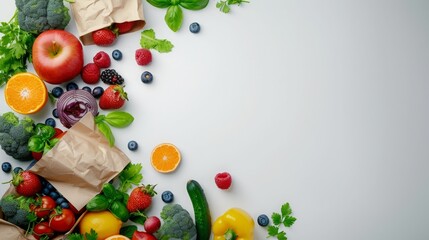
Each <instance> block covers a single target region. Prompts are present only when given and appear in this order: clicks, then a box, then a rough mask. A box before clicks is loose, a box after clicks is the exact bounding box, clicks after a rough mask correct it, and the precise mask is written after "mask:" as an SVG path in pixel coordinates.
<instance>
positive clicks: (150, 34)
mask: <svg viewBox="0 0 429 240" xmlns="http://www.w3.org/2000/svg"><path fill="white" fill-rule="evenodd" d="M140 46H141V47H142V48H146V49H155V50H157V51H158V52H160V53H166V52H171V50H172V49H173V47H174V45H173V44H172V43H171V42H170V41H168V40H166V39H157V38H156V36H155V32H154V31H153V29H148V30H144V31H142V32H141V37H140Z"/></svg>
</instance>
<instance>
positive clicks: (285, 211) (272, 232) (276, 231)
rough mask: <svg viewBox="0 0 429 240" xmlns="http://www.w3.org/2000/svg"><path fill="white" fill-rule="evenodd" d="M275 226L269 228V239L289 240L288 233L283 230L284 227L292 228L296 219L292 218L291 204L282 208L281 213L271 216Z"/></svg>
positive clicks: (286, 204)
mask: <svg viewBox="0 0 429 240" xmlns="http://www.w3.org/2000/svg"><path fill="white" fill-rule="evenodd" d="M271 219H272V220H273V224H272V225H269V226H268V229H267V231H268V237H276V238H277V239H278V240H287V237H286V232H285V231H284V230H282V225H283V226H284V227H285V228H289V227H291V226H292V225H293V224H294V223H295V221H296V218H295V217H293V216H292V209H291V207H290V204H289V203H285V204H283V205H282V206H281V209H280V213H277V212H274V213H273V214H272V215H271Z"/></svg>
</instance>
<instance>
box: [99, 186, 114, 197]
mask: <svg viewBox="0 0 429 240" xmlns="http://www.w3.org/2000/svg"><path fill="white" fill-rule="evenodd" d="M101 191H102V192H103V194H104V196H106V197H107V198H115V197H116V189H115V187H114V186H113V185H112V184H110V183H105V184H103V189H102V190H101Z"/></svg>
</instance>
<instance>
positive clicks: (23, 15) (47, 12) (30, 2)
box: [15, 0, 70, 34]
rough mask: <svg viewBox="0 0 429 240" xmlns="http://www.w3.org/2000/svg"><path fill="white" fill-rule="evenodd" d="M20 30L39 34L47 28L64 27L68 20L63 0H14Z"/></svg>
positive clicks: (67, 11)
mask: <svg viewBox="0 0 429 240" xmlns="http://www.w3.org/2000/svg"><path fill="white" fill-rule="evenodd" d="M15 5H16V8H17V9H18V23H19V26H20V27H21V29H22V30H24V31H27V32H31V33H34V34H40V33H42V32H43V31H46V30H49V29H64V28H65V27H66V26H67V24H68V23H69V22H70V14H69V9H68V8H67V7H66V6H64V2H63V0H15Z"/></svg>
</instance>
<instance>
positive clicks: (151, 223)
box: [143, 216, 161, 234]
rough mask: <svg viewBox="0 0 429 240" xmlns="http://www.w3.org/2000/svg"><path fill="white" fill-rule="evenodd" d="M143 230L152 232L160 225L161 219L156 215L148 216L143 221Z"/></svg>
mask: <svg viewBox="0 0 429 240" xmlns="http://www.w3.org/2000/svg"><path fill="white" fill-rule="evenodd" d="M143 227H144V230H145V231H146V232H147V233H150V234H152V233H154V232H156V231H158V229H159V228H160V227H161V220H160V219H159V218H158V217H157V216H150V217H148V218H147V219H146V221H145V222H144V225H143Z"/></svg>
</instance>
